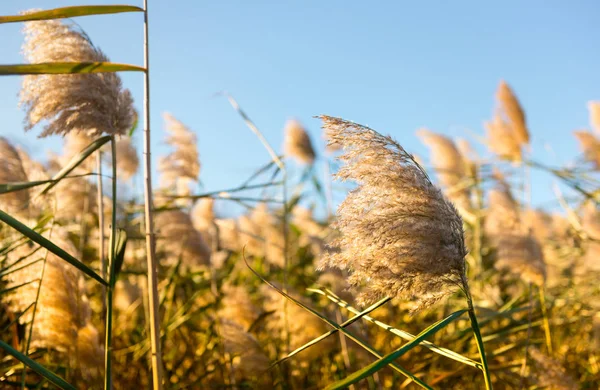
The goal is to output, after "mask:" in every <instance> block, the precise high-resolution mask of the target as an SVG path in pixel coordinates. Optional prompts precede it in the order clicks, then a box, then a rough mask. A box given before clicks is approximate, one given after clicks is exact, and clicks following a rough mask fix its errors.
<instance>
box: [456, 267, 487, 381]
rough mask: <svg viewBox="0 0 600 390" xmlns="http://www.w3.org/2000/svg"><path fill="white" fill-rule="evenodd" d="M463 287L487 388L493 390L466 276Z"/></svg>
mask: <svg viewBox="0 0 600 390" xmlns="http://www.w3.org/2000/svg"><path fill="white" fill-rule="evenodd" d="M462 286H463V288H464V292H465V295H466V296H467V305H468V307H469V310H468V313H469V320H471V328H472V329H473V335H474V336H475V340H476V342H477V350H478V351H479V357H480V358H481V365H482V366H483V378H484V380H485V388H486V389H487V390H492V378H491V376H490V370H489V368H488V363H487V358H486V357H485V346H484V345H483V337H482V336H481V329H480V328H479V323H478V322H477V315H475V308H474V307H473V298H472V297H471V292H470V291H469V284H468V283H467V279H466V276H465V275H464V274H463V280H462Z"/></svg>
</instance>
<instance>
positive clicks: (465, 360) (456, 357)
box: [307, 288, 483, 370]
mask: <svg viewBox="0 0 600 390" xmlns="http://www.w3.org/2000/svg"><path fill="white" fill-rule="evenodd" d="M307 290H308V291H311V292H315V293H317V294H321V295H324V296H326V297H327V298H328V299H329V300H330V301H332V302H334V303H337V304H338V305H339V306H340V307H343V308H345V309H346V310H348V311H350V312H352V313H354V314H359V313H360V311H359V310H358V309H356V308H354V307H352V306H350V305H349V304H348V303H347V302H344V301H343V300H341V299H339V298H338V297H336V296H335V294H333V293H331V292H330V291H329V290H327V292H325V291H322V290H320V289H312V288H309V289H307ZM363 318H364V319H365V320H367V321H369V322H371V323H373V324H375V325H377V326H379V327H380V328H383V329H385V330H386V331H388V332H390V333H392V334H394V335H396V336H398V337H401V338H403V339H404V340H407V341H412V340H414V339H415V337H416V336H414V335H413V334H411V333H408V332H405V331H403V330H401V329H397V328H394V327H393V326H391V325H388V324H386V323H383V322H381V321H379V320H376V319H374V318H372V317H370V316H368V315H365V316H363ZM421 345H422V346H423V347H425V348H427V349H429V350H431V351H432V352H435V353H437V354H439V355H442V356H445V357H447V358H450V359H452V360H456V361H457V362H460V363H463V364H467V365H469V366H472V367H475V368H479V369H480V370H482V369H483V366H482V364H481V363H479V362H476V361H475V360H472V359H469V358H468V357H466V356H463V355H461V354H459V353H457V352H454V351H452V350H449V349H446V348H443V347H439V346H437V345H435V344H434V343H432V342H429V341H427V340H423V342H422V343H421Z"/></svg>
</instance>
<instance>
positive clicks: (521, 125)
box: [496, 80, 529, 145]
mask: <svg viewBox="0 0 600 390" xmlns="http://www.w3.org/2000/svg"><path fill="white" fill-rule="evenodd" d="M496 100H497V101H498V103H499V110H498V111H499V113H500V115H502V116H503V118H504V119H505V120H506V121H507V122H508V124H509V125H510V128H511V130H512V134H513V135H514V136H515V137H516V139H517V141H518V142H519V144H520V145H527V144H528V143H529V130H528V129H527V121H526V118H525V111H523V108H522V107H521V103H520V102H519V99H517V96H516V95H515V93H514V92H513V90H512V89H511V88H510V86H509V85H508V84H507V83H506V81H504V80H501V81H500V85H498V90H497V91H496Z"/></svg>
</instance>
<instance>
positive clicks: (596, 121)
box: [588, 101, 600, 134]
mask: <svg viewBox="0 0 600 390" xmlns="http://www.w3.org/2000/svg"><path fill="white" fill-rule="evenodd" d="M588 111H589V112H590V126H591V127H592V129H594V131H595V132H596V133H599V134H600V101H596V102H594V101H592V102H588Z"/></svg>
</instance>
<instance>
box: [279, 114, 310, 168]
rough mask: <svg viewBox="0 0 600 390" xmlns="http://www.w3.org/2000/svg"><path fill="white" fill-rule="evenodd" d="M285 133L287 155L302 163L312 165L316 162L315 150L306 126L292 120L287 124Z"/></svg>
mask: <svg viewBox="0 0 600 390" xmlns="http://www.w3.org/2000/svg"><path fill="white" fill-rule="evenodd" d="M284 131H285V138H284V144H283V149H284V151H285V154H286V155H288V156H289V157H293V158H295V159H296V160H298V162H300V163H303V164H307V165H311V164H312V163H313V162H314V161H315V150H314V149H313V146H312V142H311V140H310V136H309V135H308V133H307V132H306V129H305V128H304V126H302V124H301V123H300V122H299V121H297V120H295V119H290V120H288V121H287V122H286V124H285V129H284Z"/></svg>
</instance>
